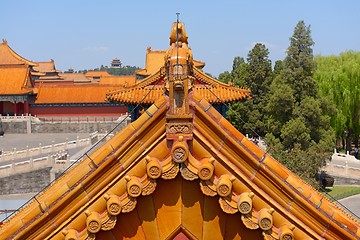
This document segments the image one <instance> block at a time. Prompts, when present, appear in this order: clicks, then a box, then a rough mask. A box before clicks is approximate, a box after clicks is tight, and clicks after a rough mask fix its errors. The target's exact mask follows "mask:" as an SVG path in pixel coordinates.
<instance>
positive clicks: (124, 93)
mask: <svg viewBox="0 0 360 240" xmlns="http://www.w3.org/2000/svg"><path fill="white" fill-rule="evenodd" d="M193 72H194V77H195V83H194V89H195V91H196V92H198V93H200V94H201V95H202V96H203V97H205V98H206V99H207V100H208V101H209V102H210V103H215V102H216V103H219V102H231V101H237V100H241V99H245V98H250V91H249V90H247V89H244V88H239V87H234V86H233V85H230V84H225V83H222V82H220V81H218V80H216V79H214V78H212V77H210V76H208V75H206V74H205V73H203V72H202V70H200V69H198V68H196V67H194V68H193ZM164 76H165V75H164V72H163V71H161V70H158V71H157V72H156V73H154V74H153V75H151V76H149V77H147V78H145V79H143V80H140V81H138V82H137V83H136V84H135V85H133V86H129V87H126V88H124V89H120V90H114V91H109V93H108V94H107V95H106V97H107V99H108V100H109V101H115V102H122V103H126V104H136V103H139V102H140V101H142V103H144V104H152V103H154V102H155V100H156V99H158V98H159V97H160V96H161V95H163V94H164V86H163V85H164V84H163V83H164V80H163V78H164ZM154 84H155V85H156V86H154ZM149 89H151V93H150V94H148V95H147V96H146V98H145V99H143V98H144V93H145V92H147V91H148V90H149Z"/></svg>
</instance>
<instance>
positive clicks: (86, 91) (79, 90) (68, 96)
mask: <svg viewBox="0 0 360 240" xmlns="http://www.w3.org/2000/svg"><path fill="white" fill-rule="evenodd" d="M117 88H118V87H117ZM112 89H114V87H109V86H107V85H105V86H102V85H99V84H85V85H49V86H48V85H42V86H40V87H39V91H38V94H37V97H36V100H35V103H36V104H55V103H58V104H61V103H65V104H66V103H105V102H106V98H105V96H106V93H107V92H108V91H109V90H112Z"/></svg>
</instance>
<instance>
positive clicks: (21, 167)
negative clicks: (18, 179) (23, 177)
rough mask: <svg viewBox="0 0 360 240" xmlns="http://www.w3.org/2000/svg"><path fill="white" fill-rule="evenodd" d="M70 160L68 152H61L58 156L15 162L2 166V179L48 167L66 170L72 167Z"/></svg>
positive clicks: (0, 175) (0, 168) (0, 172)
mask: <svg viewBox="0 0 360 240" xmlns="http://www.w3.org/2000/svg"><path fill="white" fill-rule="evenodd" d="M74 161H75V160H73V161H71V160H70V158H69V155H68V153H67V151H64V150H62V151H59V152H58V153H56V154H52V155H48V156H45V157H40V158H35V159H32V158H30V159H29V160H25V161H21V162H16V163H15V162H13V163H11V164H6V165H3V166H0V177H8V176H11V175H14V174H20V173H26V172H31V171H35V170H39V169H43V168H46V167H53V168H54V169H57V170H59V171H60V170H65V169H66V168H68V167H69V166H70V164H71V163H72V162H74Z"/></svg>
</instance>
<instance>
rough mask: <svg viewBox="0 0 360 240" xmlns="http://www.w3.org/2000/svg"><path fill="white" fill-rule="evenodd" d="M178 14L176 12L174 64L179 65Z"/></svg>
mask: <svg viewBox="0 0 360 240" xmlns="http://www.w3.org/2000/svg"><path fill="white" fill-rule="evenodd" d="M179 15H180V13H176V65H179ZM176 75H178V73H176Z"/></svg>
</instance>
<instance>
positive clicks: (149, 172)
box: [0, 22, 360, 240]
mask: <svg viewBox="0 0 360 240" xmlns="http://www.w3.org/2000/svg"><path fill="white" fill-rule="evenodd" d="M202 86H203V87H202ZM209 92H210V94H209ZM40 94H41V93H40ZM215 96H216V97H215ZM246 97H249V92H248V91H247V90H246V89H240V88H234V87H233V86H230V85H226V84H222V83H219V82H217V81H216V80H214V79H212V78H210V77H208V76H207V75H205V74H203V73H202V72H201V71H200V70H199V69H198V68H197V67H196V65H195V64H194V61H193V56H192V51H191V49H190V48H189V47H188V37H187V34H186V32H185V27H184V24H182V23H181V22H175V23H174V24H173V25H172V31H171V35H170V47H169V49H168V50H167V51H166V53H165V55H164V64H163V65H162V66H161V67H160V69H158V71H156V72H154V73H153V74H151V75H149V76H148V77H146V78H144V79H143V80H141V81H139V82H137V83H136V84H134V85H133V86H132V87H129V88H126V87H125V86H124V88H120V89H115V90H112V91H111V92H109V93H107V94H106V98H107V99H109V100H110V101H118V102H125V103H129V104H135V103H136V104H137V105H138V106H139V105H140V104H141V103H146V104H148V105H149V107H148V108H146V109H144V111H143V113H142V114H141V115H140V116H139V117H138V118H137V119H136V120H135V121H133V122H132V123H130V124H129V125H127V126H126V127H125V128H124V129H123V130H121V131H120V132H118V133H117V134H116V135H114V136H113V137H112V138H111V139H110V140H108V141H107V142H105V143H104V144H103V145H102V146H100V147H99V148H98V149H97V150H95V151H94V152H92V153H89V154H86V155H85V157H84V159H82V161H81V162H79V163H78V164H77V165H76V166H73V167H72V168H71V169H70V170H68V171H67V172H66V173H65V174H64V175H62V176H61V177H59V178H58V179H57V180H56V181H55V182H53V183H52V184H51V185H50V186H48V187H47V188H46V189H44V190H43V191H42V192H41V193H39V194H38V195H36V196H35V197H34V198H33V199H32V200H31V201H30V202H29V203H28V204H27V205H26V206H24V207H22V208H21V209H19V210H18V211H17V212H16V213H15V214H14V215H12V216H11V217H10V218H8V219H7V220H6V221H5V222H4V224H3V225H1V226H0V239H41V240H42V239H59V240H60V239H65V240H80V239H81V240H85V239H87V240H94V239H111V240H119V239H265V240H275V239H277V240H293V239H299V240H307V239H339V240H340V239H342V240H344V239H359V238H360V224H359V222H357V221H356V220H355V219H353V218H352V217H351V216H349V214H347V213H346V212H345V211H344V210H343V209H341V208H340V207H339V206H337V205H336V204H334V203H332V202H331V201H329V200H328V199H327V198H326V197H324V196H323V195H322V194H321V193H319V192H317V191H316V190H315V189H313V188H312V187H311V186H309V185H308V184H306V183H305V182H304V181H302V180H301V179H300V178H299V177H297V176H296V175H295V174H294V173H292V172H291V171H289V170H288V169H287V168H285V167H284V166H282V165H281V164H280V163H279V162H278V161H276V160H275V159H274V158H273V157H272V156H270V155H269V154H268V153H266V152H264V151H263V150H261V149H260V148H259V147H258V146H257V145H255V144H254V143H252V142H251V141H250V140H248V139H247V138H246V137H245V136H244V135H243V134H241V133H240V132H238V131H237V130H236V129H235V127H234V126H232V125H231V123H229V122H228V121H227V120H226V119H225V118H224V116H222V115H221V114H220V113H219V112H218V111H217V110H216V109H215V108H214V107H213V106H212V105H213V104H214V103H217V102H218V101H233V100H238V99H244V98H246ZM146 104H145V105H146ZM145 105H144V106H145Z"/></svg>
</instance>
